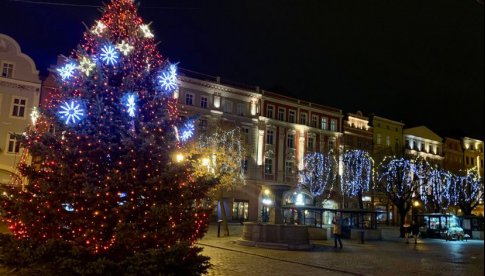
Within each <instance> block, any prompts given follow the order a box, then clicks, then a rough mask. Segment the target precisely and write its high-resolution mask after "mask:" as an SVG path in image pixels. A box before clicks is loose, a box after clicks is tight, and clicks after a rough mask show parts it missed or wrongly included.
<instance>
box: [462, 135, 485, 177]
mask: <svg viewBox="0 0 485 276" xmlns="http://www.w3.org/2000/svg"><path fill="white" fill-rule="evenodd" d="M461 144H462V148H463V165H464V169H473V168H476V169H477V171H478V173H479V175H480V176H481V177H482V178H483V141H481V140H477V139H473V138H469V137H463V138H462V139H461Z"/></svg>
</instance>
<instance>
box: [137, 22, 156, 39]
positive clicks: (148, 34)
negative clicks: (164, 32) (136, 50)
mask: <svg viewBox="0 0 485 276" xmlns="http://www.w3.org/2000/svg"><path fill="white" fill-rule="evenodd" d="M140 30H141V31H142V33H143V36H145V38H152V37H153V33H152V32H151V31H150V29H149V28H148V25H147V24H143V25H140Z"/></svg>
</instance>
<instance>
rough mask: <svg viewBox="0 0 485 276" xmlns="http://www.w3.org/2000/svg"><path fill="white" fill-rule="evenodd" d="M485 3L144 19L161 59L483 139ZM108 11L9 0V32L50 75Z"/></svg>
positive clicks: (276, 9) (373, 4) (150, 7)
mask: <svg viewBox="0 0 485 276" xmlns="http://www.w3.org/2000/svg"><path fill="white" fill-rule="evenodd" d="M479 1H480V0H406V1H386V0H375V1H371V0H369V1H362V0H315V1H313V0H292V1H284V0H279V1H264V0H257V1H256V0H247V1H231V0H221V1H210V0H207V1H205V0H199V1H197V0H191V1H184V0H178V1H175V0H173V1H163V0H158V1H155V0H145V1H141V6H140V10H139V12H140V14H141V16H142V17H143V19H144V21H145V22H150V21H153V23H152V25H151V28H152V30H153V31H154V33H155V37H156V38H157V39H158V40H159V41H160V42H161V43H160V44H159V46H158V47H159V50H160V52H161V53H162V54H163V55H164V56H165V57H169V58H170V60H171V61H172V62H180V64H179V66H180V67H182V68H186V69H190V70H193V71H197V72H201V73H204V74H208V75H212V76H221V78H222V79H223V80H229V81H232V82H235V83H241V84H244V85H252V86H256V85H258V86H260V87H261V88H262V89H265V90H269V91H272V92H276V93H280V94H285V95H288V96H293V97H296V98H299V99H304V100H309V101H312V102H316V103H320V104H324V105H328V106H333V107H337V108H341V109H342V110H343V112H344V114H346V113H348V112H355V111H357V110H361V111H362V112H363V113H364V115H369V114H371V113H375V114H376V115H379V116H382V117H386V118H389V119H393V120H397V121H402V122H404V123H405V124H406V127H413V126H418V125H426V126H428V127H429V128H430V129H431V130H433V131H434V132H436V133H437V134H439V135H441V136H443V137H444V136H452V137H460V136H469V137H474V138H478V139H481V140H483V139H484V131H483V130H484V127H483V126H484V111H483V109H484V17H483V12H484V6H483V4H482V3H479ZM32 2H44V3H45V2H49V3H62V5H51V4H49V5H42V4H34V3H32ZM100 3H101V1H96V0H45V1H43V0H35V1H9V0H0V11H1V12H0V14H1V16H0V32H1V33H5V34H7V35H10V36H12V37H13V38H14V39H16V40H17V41H18V42H19V43H20V46H21V47H22V50H23V52H25V53H26V54H28V55H29V56H31V57H32V58H33V59H34V61H35V62H36V64H37V67H38V69H39V70H40V71H41V72H42V73H43V74H45V72H46V68H47V67H48V66H49V65H51V64H55V62H56V56H57V55H59V54H64V55H69V53H70V50H71V49H72V48H74V47H76V45H77V43H78V42H79V41H80V39H81V37H82V32H83V31H84V30H85V29H84V26H83V24H82V22H85V23H86V24H87V25H88V26H91V25H92V24H93V22H94V20H97V19H99V17H100V12H99V11H98V9H97V8H96V7H93V6H97V5H100ZM68 4H81V5H85V6H72V5H68Z"/></svg>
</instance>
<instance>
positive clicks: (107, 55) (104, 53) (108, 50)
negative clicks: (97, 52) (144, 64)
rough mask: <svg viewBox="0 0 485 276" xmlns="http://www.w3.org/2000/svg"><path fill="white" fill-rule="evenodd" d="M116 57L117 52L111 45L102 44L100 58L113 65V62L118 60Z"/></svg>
mask: <svg viewBox="0 0 485 276" xmlns="http://www.w3.org/2000/svg"><path fill="white" fill-rule="evenodd" d="M118 58H119V56H118V52H117V51H116V48H115V47H113V45H104V46H103V48H101V60H102V61H103V62H104V63H105V64H106V65H115V63H116V62H118Z"/></svg>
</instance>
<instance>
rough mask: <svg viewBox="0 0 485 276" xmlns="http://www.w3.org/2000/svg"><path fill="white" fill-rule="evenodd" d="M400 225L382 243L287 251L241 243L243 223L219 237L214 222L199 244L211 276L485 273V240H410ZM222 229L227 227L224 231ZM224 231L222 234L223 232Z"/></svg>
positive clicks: (322, 243) (327, 243)
mask: <svg viewBox="0 0 485 276" xmlns="http://www.w3.org/2000/svg"><path fill="white" fill-rule="evenodd" d="M398 231H399V229H398V228H397V227H388V228H383V240H382V241H366V242H365V243H364V244H361V243H360V241H354V240H346V239H344V240H343V243H344V248H343V249H342V250H341V249H334V248H333V240H330V241H313V244H314V248H313V250H310V251H288V250H276V249H267V248H258V247H247V246H243V245H239V244H237V243H236V240H238V239H240V237H241V233H242V226H240V225H231V227H230V234H231V235H230V236H228V237H223V236H221V237H220V238H218V237H217V228H216V226H215V225H211V227H210V228H209V231H208V233H207V234H206V236H205V237H204V238H203V239H202V240H201V241H200V242H199V245H200V246H201V247H203V248H204V251H203V254H205V255H207V256H209V257H211V263H212V264H213V267H212V268H211V270H210V271H209V273H208V275H214V276H215V275H229V276H232V275H484V269H483V260H484V258H483V256H484V242H483V241H476V240H468V241H444V240H439V239H421V240H418V244H416V245H415V244H414V243H413V241H411V243H410V244H406V243H405V242H404V239H401V238H399V237H398V236H399V232H398ZM221 232H222V231H221ZM221 235H222V233H221Z"/></svg>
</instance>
